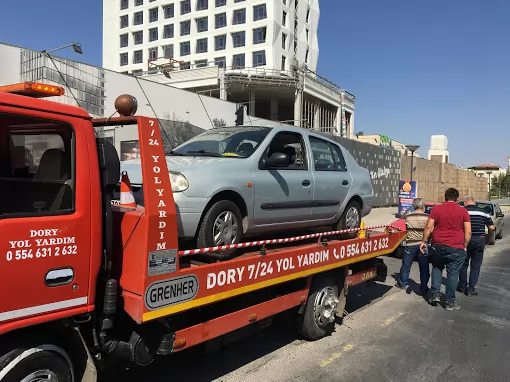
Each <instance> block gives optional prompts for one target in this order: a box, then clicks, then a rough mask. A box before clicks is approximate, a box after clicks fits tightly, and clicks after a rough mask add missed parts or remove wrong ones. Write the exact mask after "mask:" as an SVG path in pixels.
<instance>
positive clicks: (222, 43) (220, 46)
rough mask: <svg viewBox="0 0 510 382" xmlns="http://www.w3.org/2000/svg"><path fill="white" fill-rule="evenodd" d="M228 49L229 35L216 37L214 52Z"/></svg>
mask: <svg viewBox="0 0 510 382" xmlns="http://www.w3.org/2000/svg"><path fill="white" fill-rule="evenodd" d="M226 48H227V35H225V34H223V35H221V36H214V50H225V49H226Z"/></svg>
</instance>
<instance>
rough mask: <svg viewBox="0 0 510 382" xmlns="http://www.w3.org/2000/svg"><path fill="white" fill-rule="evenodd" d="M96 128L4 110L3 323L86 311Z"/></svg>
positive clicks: (0, 122)
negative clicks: (89, 138) (91, 144)
mask: <svg viewBox="0 0 510 382" xmlns="http://www.w3.org/2000/svg"><path fill="white" fill-rule="evenodd" d="M87 127H88V129H87ZM91 130H92V126H91V124H90V122H89V121H86V120H84V119H80V118H73V117H67V116H62V115H57V114H50V113H45V112H41V111H36V110H28V109H16V108H9V107H1V108H0V141H1V142H2V144H1V145H2V146H1V147H0V151H1V152H2V155H1V156H0V161H1V166H0V232H1V235H0V270H1V272H2V275H1V277H0V290H1V291H2V292H1V293H2V297H1V298H0V326H1V325H2V324H4V323H5V322H8V321H10V320H13V319H16V320H23V319H25V318H29V317H31V316H33V315H38V318H39V317H40V316H41V315H44V314H47V315H53V314H55V313H56V312H58V311H60V310H63V309H67V310H71V309H73V310H74V311H75V312H76V313H80V312H79V311H80V308H81V311H84V310H86V306H87V303H88V302H89V297H88V296H89V286H90V285H89V276H90V273H91V272H90V258H91V256H90V255H91V248H92V246H93V245H95V244H93V243H94V240H91V214H92V212H91V210H92V208H91V186H90V185H91V184H97V183H98V182H99V179H93V178H91V171H89V164H90V166H93V165H94V161H90V160H89V159H90V158H89V151H90V152H91V153H93V152H94V151H93V150H90V148H89V147H88V146H87V131H88V132H89V133H90V131H91ZM91 134H92V135H93V132H92V133H91ZM94 148H95V146H94ZM96 162H97V159H96ZM96 167H97V166H96ZM97 208H99V209H100V208H101V207H100V206H97ZM99 226H100V224H99ZM96 229H100V227H96ZM99 240H100V238H99Z"/></svg>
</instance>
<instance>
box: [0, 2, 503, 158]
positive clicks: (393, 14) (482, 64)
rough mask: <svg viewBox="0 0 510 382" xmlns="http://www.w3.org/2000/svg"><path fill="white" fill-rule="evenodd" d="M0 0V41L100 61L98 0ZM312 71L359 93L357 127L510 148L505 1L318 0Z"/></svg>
mask: <svg viewBox="0 0 510 382" xmlns="http://www.w3.org/2000/svg"><path fill="white" fill-rule="evenodd" d="M86 3H87V4H86V5H84V4H85V2H84V1H82V0H51V6H50V5H49V4H50V3H46V2H43V1H40V0H25V1H19V2H17V1H14V2H13V1H8V2H7V1H4V2H2V5H1V9H2V14H3V15H4V16H7V15H11V16H9V17H4V18H3V20H2V23H0V39H1V40H2V41H4V42H7V43H11V44H14V45H20V46H24V47H27V48H32V49H38V50H42V49H52V48H54V47H58V46H60V45H65V44H67V43H69V42H71V41H72V40H75V41H79V42H80V43H82V44H83V50H84V55H83V56H79V55H76V54H74V52H73V51H72V50H71V49H69V52H67V51H61V53H60V54H62V55H63V56H65V57H68V58H73V59H78V60H80V61H84V62H88V63H91V64H95V65H101V50H102V46H101V34H102V10H101V4H102V1H101V0H87V1H86ZM320 7H321V18H320V26H319V45H320V54H319V68H318V72H319V73H320V74H322V75H323V76H325V77H328V78H330V79H331V80H332V81H334V82H335V83H337V84H339V85H340V86H341V87H343V88H345V89H347V90H349V91H350V92H352V93H354V94H355V95H356V97H357V98H356V111H355V129H356V130H357V131H363V132H365V133H366V134H368V133H380V134H385V135H388V136H390V137H391V138H393V139H396V140H399V141H401V142H404V143H407V144H410V143H415V144H419V145H420V146H421V147H422V148H421V149H420V150H419V152H420V154H421V155H422V156H426V155H427V150H428V148H429V144H430V135H432V134H445V135H447V136H448V141H449V147H448V148H449V151H450V160H451V162H452V163H455V164H456V165H464V166H469V165H476V164H481V163H495V164H499V165H502V166H503V165H505V166H506V157H507V156H509V155H510V139H509V138H510V131H509V130H510V129H509V127H510V126H509V121H510V118H509V114H510V112H509V111H510V22H509V20H510V0H447V1H444V0H430V1H417V0H384V1H381V0H354V1H353V0H349V1H347V0H321V1H320Z"/></svg>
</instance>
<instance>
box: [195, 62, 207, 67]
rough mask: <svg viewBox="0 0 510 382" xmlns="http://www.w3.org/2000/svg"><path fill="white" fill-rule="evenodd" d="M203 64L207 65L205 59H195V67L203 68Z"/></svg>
mask: <svg viewBox="0 0 510 382" xmlns="http://www.w3.org/2000/svg"><path fill="white" fill-rule="evenodd" d="M204 66H207V60H197V61H195V67H197V68H203V67H204Z"/></svg>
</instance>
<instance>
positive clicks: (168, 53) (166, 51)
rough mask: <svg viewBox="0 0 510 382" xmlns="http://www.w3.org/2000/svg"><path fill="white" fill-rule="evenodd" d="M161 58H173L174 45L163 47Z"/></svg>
mask: <svg viewBox="0 0 510 382" xmlns="http://www.w3.org/2000/svg"><path fill="white" fill-rule="evenodd" d="M163 56H164V57H166V58H170V57H173V56H174V44H170V45H165V46H164V47H163Z"/></svg>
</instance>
